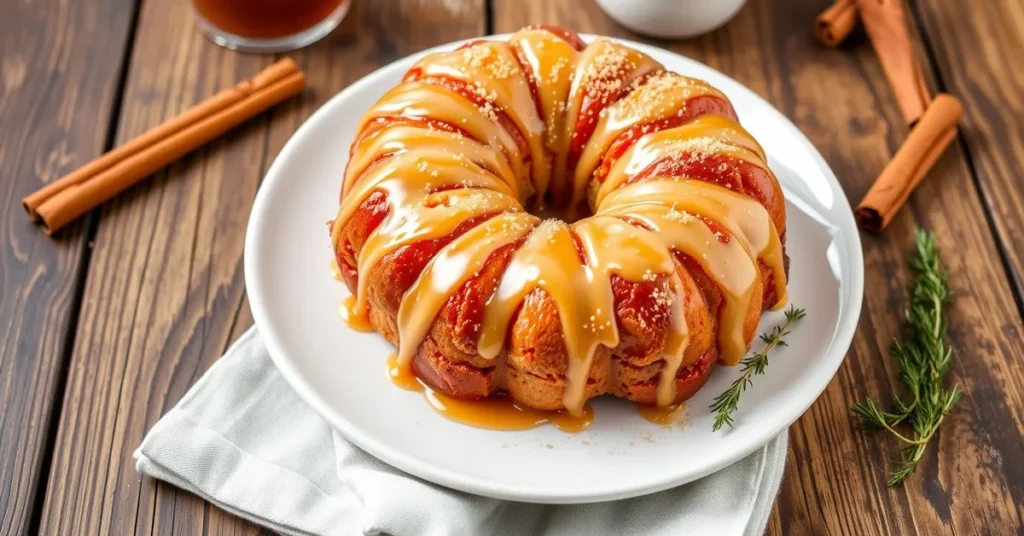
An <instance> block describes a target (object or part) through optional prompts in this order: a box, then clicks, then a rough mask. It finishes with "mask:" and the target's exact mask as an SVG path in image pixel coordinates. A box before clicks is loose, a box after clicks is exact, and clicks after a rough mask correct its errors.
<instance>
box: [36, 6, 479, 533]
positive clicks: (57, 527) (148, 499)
mask: <svg viewBox="0 0 1024 536" xmlns="http://www.w3.org/2000/svg"><path fill="white" fill-rule="evenodd" d="M140 17H141V18H140V21H139V31H138V39H137V41H136V43H135V45H134V51H133V56H132V58H131V65H130V71H129V76H128V80H127V86H126V88H125V93H124V97H123V107H122V114H121V121H120V124H119V127H118V140H119V141H125V140H127V139H129V138H131V137H132V136H134V135H137V134H139V133H140V132H142V131H144V130H145V129H147V128H149V127H151V126H152V125H155V124H157V123H159V122H160V121H161V120H162V119H164V118H167V117H170V116H172V115H174V114H175V113H177V112H179V111H181V110H183V109H185V108H187V107H188V106H190V105H191V104H193V103H195V102H197V101H199V100H201V99H202V98H204V97H205V96H208V95H210V94H212V93H214V92H215V91H216V90H217V89H219V88H223V87H227V86H230V85H232V84H234V83H235V82H236V81H237V80H240V79H243V78H247V77H249V76H251V75H252V74H253V73H255V72H257V71H258V70H259V69H260V68H261V67H263V66H265V65H267V64H269V63H270V62H271V61H273V59H274V58H271V57H267V56H255V55H244V54H238V53H234V52H231V51H227V50H224V49H221V48H219V47H217V46H215V45H213V44H211V43H210V42H208V41H207V40H205V39H204V38H203V37H202V36H201V35H200V34H199V32H198V29H197V28H196V26H195V24H194V23H193V21H192V16H191V12H190V7H189V5H188V3H187V2H182V1H180V0H147V1H146V2H145V3H144V5H143V7H142V12H141V14H140ZM483 31H484V8H483V4H482V3H481V2H480V1H478V0H468V1H463V2H451V1H450V2H446V3H443V4H442V3H437V2H426V1H420V0H402V1H398V2H387V3H377V2H364V1H356V2H354V4H353V7H352V11H351V12H350V14H349V15H348V18H347V19H346V20H345V21H344V22H343V23H342V26H341V28H339V29H338V30H337V31H336V32H335V33H334V34H332V35H331V36H330V37H329V38H328V39H326V40H325V41H322V42H320V43H318V44H316V45H314V46H312V47H310V48H308V49H306V50H302V51H299V52H297V53H293V54H289V56H291V57H293V58H295V60H296V62H297V63H298V64H299V65H300V67H301V68H302V69H303V70H304V71H305V72H306V73H307V76H308V84H309V89H308V90H307V92H306V93H305V94H304V95H303V97H302V98H301V99H300V100H298V101H291V102H288V103H285V104H283V105H281V106H278V107H277V108H275V109H274V110H272V111H271V112H270V113H268V114H265V115H264V116H262V117H260V118H257V119H255V120H253V121H252V122H251V123H250V124H248V125H246V126H243V127H241V128H239V129H237V130H235V131H233V132H232V133H229V134H228V135H226V136H225V137H223V138H222V139H220V140H218V141H216V142H215V143H213V144H211V145H210V146H208V147H206V148H204V149H202V150H200V151H198V152H197V153H195V154H193V155H192V156H190V157H187V158H185V159H183V160H182V161H180V162H178V163H176V164H174V165H172V166H171V167H170V168H169V169H168V170H167V171H164V172H162V173H160V174H158V175H157V176H156V177H154V178H153V179H152V180H150V181H148V182H145V183H143V184H141V185H139V186H137V187H135V188H132V189H131V190H129V191H128V192H126V193H125V194H124V195H121V196H119V197H118V198H117V199H116V200H114V201H112V202H111V203H108V204H106V205H105V206H104V207H103V209H102V210H101V213H100V219H99V228H98V232H97V234H96V238H95V249H94V251H93V255H92V262H91V269H90V271H89V275H88V279H87V281H86V285H85V291H84V296H83V301H82V312H81V322H80V325H79V329H78V333H77V336H76V337H75V342H74V350H73V354H72V358H71V370H70V372H69V377H68V381H67V390H66V396H65V399H64V406H63V410H62V414H61V419H60V428H59V432H58V436H57V441H56V449H55V452H54V460H53V471H52V473H51V478H50V482H49V486H48V489H47V494H46V501H45V507H44V511H43V517H42V526H41V529H42V531H43V532H44V533H46V534H129V533H135V534H151V533H158V534H171V533H180V534H200V533H215V534H256V533H259V531H258V530H257V529H256V528H255V527H253V526H252V525H250V524H248V523H246V522H244V521H241V520H238V519H237V518H234V517H232V516H230V515H228V514H226V513H224V512H222V511H220V510H218V509H217V508H215V507H212V506H210V505H209V504H206V503H204V501H203V500H202V499H200V498H198V497H196V496H194V495H191V494H189V493H186V492H183V491H180V490H178V489H176V488H173V487H172V486H169V485H166V484H162V483H157V482H156V481H154V480H152V479H148V478H146V479H144V478H141V477H140V476H139V474H138V473H136V471H135V467H134V461H133V460H132V452H133V451H134V449H135V448H136V447H137V446H138V445H139V443H140V442H141V440H142V438H143V436H144V434H145V432H146V431H147V430H148V429H149V428H150V427H151V426H152V425H153V423H155V422H156V421H157V419H159V418H160V416H161V415H163V414H164V413H166V412H167V411H168V410H169V409H170V408H171V407H173V405H174V404H175V403H176V402H177V401H178V400H179V399H180V398H181V396H182V395H184V393H185V392H186V391H187V389H188V388H189V387H190V386H191V385H192V384H193V383H194V382H195V380H196V379H198V378H199V376H200V375H202V373H203V372H204V371H205V370H206V369H207V368H208V367H209V366H210V365H211V364H212V363H213V361H214V360H216V359H217V357H219V356H220V355H221V354H222V353H223V351H224V350H225V349H226V347H227V345H228V344H229V343H230V342H231V341H233V340H234V339H235V338H236V337H237V336H238V335H240V334H241V333H242V332H243V331H244V330H245V329H246V328H248V327H249V325H251V323H252V319H251V317H250V313H249V309H248V304H247V303H246V302H245V294H244V282H243V273H242V248H243V239H244V235H245V227H246V222H247V220H248V215H249V210H250V207H251V204H252V201H253V198H254V197H255V194H256V189H257V188H258V186H259V183H260V180H261V178H262V176H263V173H264V172H265V170H266V168H267V167H268V166H269V164H270V162H271V161H272V159H273V158H274V156H275V155H276V154H277V153H278V151H279V150H280V149H281V147H282V146H283V145H284V143H285V142H286V141H287V139H288V138H289V137H290V136H291V134H292V133H293V132H294V131H295V129H296V128H297V127H298V126H299V124H300V123H301V122H302V121H303V120H305V118H306V117H308V116H309V115H310V114H311V113H312V112H313V111H314V110H316V108H317V107H318V106H319V105H320V104H322V103H323V102H324V101H325V100H327V99H328V98H330V97H331V96H333V95H334V94H335V93H336V92H338V91H339V90H341V89H342V88H344V87H345V86H347V85H348V84H350V83H351V82H353V81H355V80H356V79H358V78H360V77H361V76H363V75H365V74H367V73H369V72H371V71H372V70H374V69H376V68H377V67H379V66H381V65H383V64H385V63H388V62H390V61H392V60H395V59H398V58H400V57H402V56H405V55H407V54H410V53H412V52H416V51H418V50H421V49H423V48H427V47H429V46H432V45H435V44H438V43H442V42H446V41H449V40H452V39H459V38H463V37H470V36H473V35H480V34H481V33H483Z"/></svg>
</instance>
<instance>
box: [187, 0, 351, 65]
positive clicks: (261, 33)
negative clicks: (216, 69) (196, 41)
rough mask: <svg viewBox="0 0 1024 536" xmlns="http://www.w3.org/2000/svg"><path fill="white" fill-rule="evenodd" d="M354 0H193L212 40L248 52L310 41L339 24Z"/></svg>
mask: <svg viewBox="0 0 1024 536" xmlns="http://www.w3.org/2000/svg"><path fill="white" fill-rule="evenodd" d="M351 2H352V0H192V3H193V5H194V6H195V8H196V18H197V19H198V20H199V26H200V27H201V28H202V30H203V32H205V33H206V35H207V36H208V37H209V38H210V39H212V40H213V42H215V43H217V44H218V45H221V46H223V47H227V48H230V49H233V50H241V51H245V52H284V51H286V50H294V49H296V48H302V47H304V46H306V45H311V44H313V43H315V42H317V41H319V40H320V39H322V38H323V37H325V36H326V35H327V34H329V33H331V31H332V30H334V28H336V27H337V26H338V23H340V22H341V19H343V18H345V13H347V12H348V7H349V4H350V3H351Z"/></svg>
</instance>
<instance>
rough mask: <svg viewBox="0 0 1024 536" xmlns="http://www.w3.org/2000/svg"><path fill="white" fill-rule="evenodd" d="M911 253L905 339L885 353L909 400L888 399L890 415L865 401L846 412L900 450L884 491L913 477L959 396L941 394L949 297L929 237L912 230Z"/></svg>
mask: <svg viewBox="0 0 1024 536" xmlns="http://www.w3.org/2000/svg"><path fill="white" fill-rule="evenodd" d="M915 253H916V255H914V256H913V257H912V258H911V260H910V265H911V267H912V268H913V269H914V272H915V273H916V277H915V279H914V282H913V284H912V286H911V289H910V310H909V311H907V328H908V335H909V337H908V338H907V339H906V341H904V342H901V341H900V340H898V339H897V340H894V341H893V343H892V346H891V347H890V348H889V353H890V354H891V355H892V357H893V358H894V359H896V361H897V362H898V363H899V367H900V380H901V381H902V383H903V385H904V386H906V390H907V393H908V395H909V398H901V397H899V396H896V395H893V397H892V409H891V411H884V410H882V409H881V408H880V407H879V406H878V404H876V403H875V401H874V400H872V399H871V398H868V399H866V400H865V401H864V402H858V403H856V404H854V405H853V407H852V408H851V409H852V411H853V413H855V414H857V415H859V416H860V418H861V428H865V429H879V430H885V431H887V432H889V433H890V434H892V435H893V436H894V437H896V439H898V440H899V441H900V442H901V443H903V444H904V445H903V447H902V448H900V460H899V461H897V462H894V464H893V472H892V475H891V476H890V477H889V480H888V482H887V483H888V485H890V486H895V485H897V484H900V483H902V482H903V481H904V480H906V479H907V477H909V476H910V475H911V474H913V473H914V471H915V469H917V463H918V462H919V461H921V457H922V456H923V455H924V451H925V448H926V447H927V446H928V441H929V440H931V438H932V436H934V435H935V432H936V431H937V430H938V429H939V424H941V423H942V420H943V419H944V418H945V417H946V415H949V412H950V411H951V410H952V409H953V406H954V405H955V404H956V402H957V400H959V399H960V394H961V392H960V389H959V388H958V387H957V386H953V388H952V389H949V390H947V389H945V388H944V387H943V381H942V380H943V376H945V374H946V371H948V370H949V364H950V361H951V359H952V356H953V350H952V348H950V347H949V346H947V345H946V343H945V335H946V322H945V317H944V316H943V308H944V306H945V305H946V304H948V303H949V301H950V298H951V293H950V290H949V285H948V282H947V278H948V275H947V273H946V270H945V269H944V268H943V267H942V262H941V259H940V258H939V250H938V248H937V247H936V246H935V236H934V235H931V234H929V233H926V232H924V231H921V230H918V231H917V235H916V237H915ZM900 423H906V424H907V425H908V426H909V428H910V430H911V432H912V433H910V434H906V435H904V434H903V433H901V432H899V431H898V430H897V429H896V426H897V425H899V424H900Z"/></svg>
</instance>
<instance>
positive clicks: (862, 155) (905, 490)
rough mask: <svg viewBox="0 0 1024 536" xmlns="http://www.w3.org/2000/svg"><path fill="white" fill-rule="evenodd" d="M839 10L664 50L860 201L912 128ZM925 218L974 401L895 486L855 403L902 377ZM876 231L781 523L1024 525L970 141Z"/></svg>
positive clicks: (602, 20) (1012, 390) (595, 19)
mask: <svg viewBox="0 0 1024 536" xmlns="http://www.w3.org/2000/svg"><path fill="white" fill-rule="evenodd" d="M935 3H936V5H938V4H940V3H939V2H935ZM826 4H827V2H822V1H811V0H806V1H800V2H796V1H794V2H790V3H787V6H786V9H779V8H778V6H776V5H775V3H774V2H771V1H770V0H752V1H751V2H749V3H748V5H747V6H746V7H745V8H743V10H742V11H741V12H740V13H739V15H738V16H737V17H736V18H735V19H734V20H733V21H731V22H730V23H729V24H727V25H726V26H725V27H723V28H722V29H720V30H718V31H716V32H713V33H711V34H709V35H707V36H704V37H702V38H700V39H696V40H692V41H686V42H664V41H656V42H654V44H656V45H658V46H662V47H664V48H668V49H672V50H675V51H677V52H681V53H683V54H685V55H687V56H690V57H693V58H696V59H698V60H700V61H702V62H704V63H706V64H708V65H710V66H712V67H714V68H716V69H718V70H721V71H723V72H725V73H726V74H729V75H730V76H733V77H734V78H736V79H738V80H739V81H740V82H742V83H744V84H745V85H747V86H748V87H750V88H751V89H753V90H754V91H755V92H757V93H758V94H760V95H762V96H763V97H765V98H766V99H767V100H769V101H770V102H772V103H773V104H774V105H775V106H776V107H777V108H779V109H780V110H781V111H782V112H783V113H784V114H785V115H787V116H788V117H789V118H790V119H792V120H793V121H794V122H795V123H796V124H797V126H798V127H799V128H800V129H801V130H802V131H803V132H804V133H806V134H807V135H808V137H809V138H810V139H811V140H812V142H814V144H815V145H816V146H817V147H818V148H819V150H821V152H822V153H823V155H824V156H825V159H826V160H827V161H828V162H829V164H830V165H831V166H832V167H833V169H834V170H835V172H836V174H837V175H838V176H839V178H840V181H841V182H842V184H843V188H844V190H845V192H846V194H847V196H848V197H849V198H850V199H852V200H854V201H856V200H859V199H860V198H861V197H862V196H863V195H864V193H865V192H866V191H867V189H868V187H869V186H870V184H871V182H872V180H873V179H874V177H876V176H877V174H878V173H879V172H880V171H881V169H882V167H883V166H884V164H885V163H886V162H887V161H888V159H889V158H890V156H891V155H892V153H893V152H894V151H895V149H896V148H897V147H898V146H899V144H900V142H901V141H902V140H903V138H904V137H905V135H906V128H905V126H903V125H904V122H903V120H902V119H901V116H900V113H899V110H898V108H897V106H896V102H895V99H894V97H893V96H892V93H891V91H890V90H889V88H888V86H887V84H886V81H885V77H884V75H883V73H882V70H881V66H880V65H879V63H878V61H877V59H876V58H875V56H874V54H873V52H872V50H871V47H870V45H869V44H868V43H867V42H866V39H864V36H863V33H861V32H856V33H855V34H854V37H853V38H852V39H851V41H850V42H848V43H847V44H846V45H845V46H844V47H842V48H840V49H825V48H822V47H819V46H817V45H816V44H815V42H814V41H813V38H812V37H811V31H810V30H811V21H812V20H813V19H814V16H815V15H816V14H817V13H818V12H820V11H821V10H822V9H823V8H824V7H825V6H826ZM494 14H495V31H496V32H503V31H512V30H515V29H516V28H518V27H520V26H522V25H524V24H529V23H537V22H553V23H557V24H563V25H566V26H569V27H572V28H574V29H577V30H580V31H587V32H595V33H602V34H610V35H619V36H625V37H630V38H634V39H639V40H644V39H643V38H640V37H638V36H635V35H632V34H630V33H629V32H627V31H626V30H624V29H622V28H621V27H619V26H617V25H616V24H615V23H614V22H613V21H610V20H609V19H608V18H606V17H605V16H603V15H602V14H601V13H600V12H598V11H597V10H596V9H588V10H585V9H582V8H581V7H580V5H579V4H578V3H576V2H573V1H571V0H548V1H546V2H543V3H537V4H531V5H529V6H524V5H522V4H521V3H520V2H516V1H514V0H495V3H494ZM962 16H963V15H961V17H962ZM951 20H953V19H951ZM914 37H915V43H917V44H918V45H919V43H920V42H919V40H917V38H916V34H915V36H914ZM918 45H916V46H918ZM928 75H929V76H930V73H929V74H928ZM989 113H991V112H989ZM989 113H986V114H985V115H986V116H987V115H989ZM740 119H741V120H742V117H741V118H740ZM915 226H921V227H924V228H925V229H929V230H932V231H934V232H935V233H936V234H937V235H938V242H939V246H940V248H941V250H942V252H943V258H944V260H945V262H946V263H947V265H948V267H949V269H950V273H951V281H950V282H951V285H952V287H953V290H954V292H955V294H956V298H955V301H954V304H953V306H952V307H951V310H950V321H951V323H952V325H953V327H952V329H951V332H950V339H951V341H952V342H953V344H954V345H955V346H956V348H958V349H959V353H958V356H957V359H956V362H955V365H954V367H953V371H952V374H951V376H953V378H952V381H955V382H957V383H959V384H960V385H961V387H963V388H964V389H965V390H966V392H967V394H966V395H965V397H964V399H963V401H962V402H961V403H960V405H959V406H958V408H957V410H956V411H955V412H954V413H953V414H952V415H951V416H950V417H949V418H948V420H947V423H946V424H945V425H944V426H943V429H942V430H941V432H940V434H939V437H938V438H937V440H935V441H934V442H933V444H932V446H931V447H930V448H929V451H928V454H927V455H926V458H925V460H924V461H923V463H922V467H921V471H920V472H919V473H918V474H917V475H915V476H914V477H913V478H911V479H910V481H909V482H908V483H907V485H906V486H904V487H902V488H896V489H890V488H887V487H886V486H885V479H886V473H887V472H888V470H889V467H888V465H887V460H891V459H893V457H894V456H896V455H897V452H896V445H895V444H894V443H893V442H892V441H891V440H890V439H889V438H888V437H886V436H883V435H874V434H868V433H865V432H861V431H858V430H856V429H855V428H854V424H855V421H854V420H853V419H852V417H851V416H850V413H849V409H848V408H849V407H850V405H851V404H852V403H853V402H854V401H856V400H859V399H862V398H863V397H865V396H868V395H870V396H873V397H875V398H876V399H877V398H882V399H885V398H887V396H888V395H887V393H890V392H892V391H893V389H894V386H897V385H898V384H899V381H898V378H897V375H896V369H895V367H894V366H893V363H892V361H891V360H890V359H889V358H888V355H887V349H888V346H889V343H890V341H891V340H892V338H893V337H894V336H896V335H898V334H899V332H900V319H901V318H902V315H903V311H904V310H905V307H906V303H907V298H906V295H905V292H906V288H907V284H908V282H909V279H910V276H911V274H910V273H909V270H908V269H907V267H906V264H905V259H906V256H907V254H908V253H909V252H910V247H911V245H912V234H913V233H912V231H913V228H914V227H915ZM862 238H863V241H864V253H865V262H866V269H867V272H866V281H865V284H866V292H865V300H864V309H863V312H862V315H861V321H860V325H859V328H858V332H857V335H856V338H855V340H854V342H853V345H852V347H851V349H850V352H849V354H848V355H847V359H846V361H845V363H844V364H843V366H842V367H841V369H840V370H839V373H838V374H837V377H836V379H835V380H833V382H832V383H831V384H830V385H829V387H828V389H827V390H826V391H825V393H824V394H823V395H822V396H821V398H820V399H819V400H818V401H817V402H816V403H815V404H814V406H812V408H811V409H810V411H808V413H807V414H805V415H804V417H802V418H801V419H800V420H799V421H798V422H797V423H796V424H795V425H794V426H793V427H792V428H791V430H790V452H789V458H788V465H787V475H786V479H785V481H784V483H783V488H782V491H781V494H780V497H779V500H778V501H777V503H776V508H775V511H774V512H773V515H772V518H771V522H770V523H769V529H770V532H771V533H772V534H857V535H860V534H907V533H914V532H916V533H919V534H946V533H957V534H985V533H991V534H1011V533H1015V532H1018V531H1020V530H1022V529H1021V526H1022V525H1021V518H1022V510H1021V509H1022V508H1024V507H1022V506H1021V505H1024V497H1022V495H1021V492H1022V488H1021V486H1022V483H1024V475H1021V474H1020V472H1021V471H1022V469H1024V464H1021V463H1020V456H1021V454H1020V453H1021V452H1024V439H1022V434H1021V430H1024V419H1022V412H1024V404H1022V402H1024V401H1022V400H1021V397H1022V396H1024V375H1022V372H1021V370H1020V368H1019V367H1015V366H1013V363H1014V362H1015V361H1019V358H1020V356H1024V344H1022V341H1021V336H1020V334H1021V333H1024V332H1022V331H1021V329H1022V327H1021V326H1022V324H1021V318H1020V315H1019V313H1018V311H1017V308H1016V304H1015V303H1014V300H1013V295H1012V293H1011V291H1010V286H1009V285H1008V283H1007V279H1006V276H1005V273H1004V271H1003V267H1002V265H1001V262H1000V256H999V252H998V250H997V246H996V243H995V241H994V239H993V236H992V234H991V232H990V229H989V226H988V223H987V221H986V216H985V212H984V206H983V204H982V202H981V200H980V199H979V194H978V190H977V189H976V187H975V185H974V181H973V180H972V178H971V173H970V169H969V167H968V159H967V158H966V156H965V155H964V154H963V153H962V152H961V150H960V148H959V147H954V148H953V149H952V150H950V151H949V152H947V154H946V155H944V156H943V158H942V159H941V160H940V162H939V163H938V165H937V166H936V168H935V170H934V171H933V173H932V176H931V177H930V178H929V179H928V180H927V181H925V183H924V184H923V185H922V186H921V187H920V188H919V189H918V191H917V192H916V193H915V194H914V195H913V197H912V199H911V202H910V204H909V206H908V208H906V209H905V210H904V211H903V212H902V213H901V214H900V215H899V216H898V217H897V218H896V220H895V221H894V223H893V224H892V225H891V226H890V228H889V230H888V231H887V232H886V233H885V234H884V235H881V236H869V235H865V236H863V237H862ZM812 313H813V312H812Z"/></svg>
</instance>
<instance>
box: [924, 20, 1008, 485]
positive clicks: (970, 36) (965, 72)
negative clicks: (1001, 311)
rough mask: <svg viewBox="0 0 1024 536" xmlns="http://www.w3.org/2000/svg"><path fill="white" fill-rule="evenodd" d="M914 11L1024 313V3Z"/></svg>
mask: <svg viewBox="0 0 1024 536" xmlns="http://www.w3.org/2000/svg"><path fill="white" fill-rule="evenodd" d="M911 5H912V6H913V7H914V13H916V14H917V16H918V19H919V21H920V24H921V31H922V34H923V35H924V37H925V38H926V40H927V42H928V44H929V48H930V51H931V52H932V55H933V56H934V59H935V62H936V64H937V67H938V70H939V72H941V73H942V75H941V83H942V85H943V87H944V89H945V90H946V91H949V92H950V93H952V94H954V95H956V96H957V97H958V98H959V99H960V100H961V102H963V104H964V108H965V112H966V114H965V116H964V121H963V122H962V123H961V127H960V134H961V139H962V140H963V142H964V145H965V147H966V148H967V150H969V151H970V154H971V161H972V164H973V168H974V172H975V176H976V178H977V182H978V186H979V187H980V189H981V194H982V199H983V201H984V202H985V204H986V205H987V207H988V208H989V209H990V210H989V212H990V214H991V216H992V221H993V223H994V225H995V228H996V234H997V236H998V237H999V240H1000V242H1001V244H1002V253H1003V255H1004V257H1005V259H1006V261H1007V265H1008V268H1009V270H1010V274H1011V277H1012V282H1013V287H1014V291H1015V293H1016V294H1017V299H1018V303H1017V305H1018V308H1019V309H1020V310H1021V311H1022V312H1024V247H1022V244H1024V176H1022V173H1021V170H1022V169H1024V71H1022V70H1021V69H1020V68H1019V67H1018V66H1017V64H1019V59H1020V58H1022V57H1024V3H1022V2H1020V1H1019V0H990V1H988V2H969V3H963V2H941V1H937V0H913V2H912V3H911ZM1022 485H1024V484H1022Z"/></svg>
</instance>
